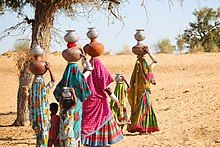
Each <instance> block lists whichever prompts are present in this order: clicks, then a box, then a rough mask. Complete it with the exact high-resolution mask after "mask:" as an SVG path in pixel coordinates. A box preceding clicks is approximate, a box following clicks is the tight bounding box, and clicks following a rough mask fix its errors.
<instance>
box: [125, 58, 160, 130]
mask: <svg viewBox="0 0 220 147" xmlns="http://www.w3.org/2000/svg"><path fill="white" fill-rule="evenodd" d="M151 84H154V85H155V84H156V82H155V80H154V75H153V73H152V68H151V66H148V64H147V62H146V60H145V59H144V58H143V57H139V58H138V59H137V61H136V64H135V68H134V70H133V73H132V76H131V80H130V89H129V92H128V101H129V103H130V105H131V118H130V119H131V124H130V125H128V127H127V130H128V132H131V133H134V132H140V133H151V132H155V131H159V128H158V125H157V118H156V115H155V113H154V110H153V107H152V102H151V97H150V93H151V90H150V86H151Z"/></svg>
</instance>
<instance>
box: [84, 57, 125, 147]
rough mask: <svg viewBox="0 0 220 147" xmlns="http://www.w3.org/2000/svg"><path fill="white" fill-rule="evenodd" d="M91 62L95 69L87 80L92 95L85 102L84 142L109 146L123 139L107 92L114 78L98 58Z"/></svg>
mask: <svg viewBox="0 0 220 147" xmlns="http://www.w3.org/2000/svg"><path fill="white" fill-rule="evenodd" d="M90 63H91V64H92V66H93V71H92V73H91V74H90V76H89V77H88V79H87V80H88V84H89V87H90V90H91V91H92V95H91V96H89V97H88V98H87V100H85V101H84V102H83V120H82V144H84V145H87V146H108V145H110V144H115V143H117V142H119V141H120V140H122V139H123V136H122V132H121V130H120V128H119V127H118V125H117V123H116V121H115V120H114V118H113V116H112V112H111V109H110V105H109V102H108V99H107V94H106V92H105V89H106V88H107V87H108V86H109V84H110V83H112V82H113V78H112V76H111V74H110V73H109V72H108V71H107V69H106V68H105V67H104V65H103V64H102V63H101V61H100V60H99V59H98V58H92V59H91V60H90Z"/></svg>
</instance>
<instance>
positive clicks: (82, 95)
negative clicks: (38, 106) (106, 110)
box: [54, 55, 91, 147]
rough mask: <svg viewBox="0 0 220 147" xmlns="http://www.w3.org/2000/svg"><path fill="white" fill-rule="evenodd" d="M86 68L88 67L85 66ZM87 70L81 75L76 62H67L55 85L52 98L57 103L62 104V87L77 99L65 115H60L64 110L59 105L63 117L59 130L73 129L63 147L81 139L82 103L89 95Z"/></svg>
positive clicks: (72, 144) (67, 135) (68, 133)
mask: <svg viewBox="0 0 220 147" xmlns="http://www.w3.org/2000/svg"><path fill="white" fill-rule="evenodd" d="M82 56H83V55H82ZM83 58H84V57H83ZM87 62H89V61H87ZM87 66H89V65H88V64H87ZM87 69H88V70H87V71H86V72H85V73H84V74H82V73H81V71H80V70H79V68H78V65H77V63H76V62H68V65H67V67H66V69H65V71H64V74H63V78H62V79H61V81H60V82H59V83H58V84H57V86H56V89H55V90H54V96H55V98H56V100H57V101H58V102H62V92H63V87H70V88H73V89H74V91H75V92H74V93H75V94H76V97H77V103H76V105H74V107H72V108H71V109H68V110H66V111H65V114H62V113H63V112H64V111H62V110H63V109H64V108H62V105H61V112H60V113H61V114H60V115H61V116H65V117H64V118H63V119H61V128H64V127H65V128H67V129H68V128H70V127H73V129H72V128H71V129H69V132H67V133H66V135H65V138H63V140H66V138H69V139H67V140H68V141H67V142H65V145H64V146H65V147H69V146H70V147H71V146H76V145H77V142H79V141H80V139H81V121H82V102H83V101H84V100H85V99H86V98H87V97H88V96H90V95H91V92H90V90H89V86H88V84H87V81H86V78H87V76H88V74H89V73H90V71H89V70H90V69H89V67H87ZM67 125H68V126H67ZM61 130H63V129H61ZM71 130H72V131H71ZM62 134H63V133H62V132H61V135H62ZM62 137H64V136H61V139H62ZM61 145H62V143H61ZM78 145H80V144H78Z"/></svg>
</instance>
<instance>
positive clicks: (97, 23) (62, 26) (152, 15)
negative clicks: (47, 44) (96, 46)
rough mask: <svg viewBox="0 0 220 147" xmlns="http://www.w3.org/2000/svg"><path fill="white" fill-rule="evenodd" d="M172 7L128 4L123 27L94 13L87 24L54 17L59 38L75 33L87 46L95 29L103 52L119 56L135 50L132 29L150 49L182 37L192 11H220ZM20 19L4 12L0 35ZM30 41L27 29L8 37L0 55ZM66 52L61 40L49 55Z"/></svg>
mask: <svg viewBox="0 0 220 147" xmlns="http://www.w3.org/2000/svg"><path fill="white" fill-rule="evenodd" d="M173 1H174V2H173V4H174V5H173V6H171V8H170V7H169V4H168V0H146V2H147V5H146V6H147V16H146V11H145V9H144V8H143V7H141V6H140V5H141V2H142V0H129V3H125V4H124V5H123V6H121V7H120V11H121V15H122V16H123V17H124V19H123V20H124V27H123V24H122V23H121V22H119V21H117V20H115V21H114V23H113V24H112V23H110V24H109V25H108V19H107V16H105V15H103V14H101V13H96V15H95V16H92V18H90V20H92V21H91V22H90V23H89V22H88V20H87V19H86V18H80V17H78V18H77V19H70V18H68V17H66V16H64V15H62V14H59V15H57V16H56V19H55V27H56V28H57V29H59V30H61V31H62V32H61V35H62V36H64V35H65V30H66V29H75V30H76V33H77V34H78V35H79V37H80V40H79V42H78V43H79V44H82V45H85V44H87V43H88V42H89V39H87V37H86V32H87V31H88V30H87V28H88V27H96V28H97V30H98V31H99V32H100V36H99V38H98V41H99V42H101V43H103V44H104V46H105V49H106V50H108V51H110V52H113V53H115V52H119V51H120V50H122V48H123V47H124V46H125V45H129V46H131V47H132V46H134V45H135V44H136V40H135V39H134V37H133V36H134V34H135V33H136V32H135V29H138V28H142V29H145V34H146V39H145V40H144V43H145V44H146V45H148V46H150V47H151V50H152V51H153V50H154V48H153V44H154V43H156V42H157V41H158V40H161V39H163V38H168V39H170V40H171V41H172V43H173V44H174V43H175V37H176V36H177V35H178V34H180V33H182V32H183V30H184V29H186V28H187V27H188V24H189V22H194V20H195V17H194V15H193V14H192V13H193V12H194V10H195V9H199V8H203V7H211V8H215V9H216V8H217V7H220V0H185V1H184V3H183V5H182V6H181V5H180V4H179V3H177V2H175V0H173ZM25 11H26V12H27V14H28V16H29V17H30V18H31V17H33V13H32V10H31V9H27V10H25ZM21 21H22V19H21V18H17V17H16V14H15V13H12V12H11V13H10V12H7V13H6V14H5V15H2V16H0V33H1V32H2V31H3V30H5V29H6V28H8V27H10V26H11V25H15V24H16V23H17V22H21ZM30 37H31V30H30V28H29V29H28V30H27V32H26V33H25V34H24V35H20V36H10V37H7V38H6V39H3V40H2V41H1V42H0V53H4V52H6V51H8V50H12V49H13V47H14V44H15V43H16V40H17V39H23V38H29V39H30ZM65 48H66V43H65V41H64V39H63V41H62V43H61V44H58V43H56V42H55V41H54V40H53V41H52V43H51V51H56V50H58V51H62V50H64V49H65Z"/></svg>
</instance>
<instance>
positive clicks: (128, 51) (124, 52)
mask: <svg viewBox="0 0 220 147" xmlns="http://www.w3.org/2000/svg"><path fill="white" fill-rule="evenodd" d="M131 50H132V49H131V47H130V46H129V45H125V46H124V47H123V49H122V50H121V51H120V52H118V53H117V55H131V54H132V51H131Z"/></svg>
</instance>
